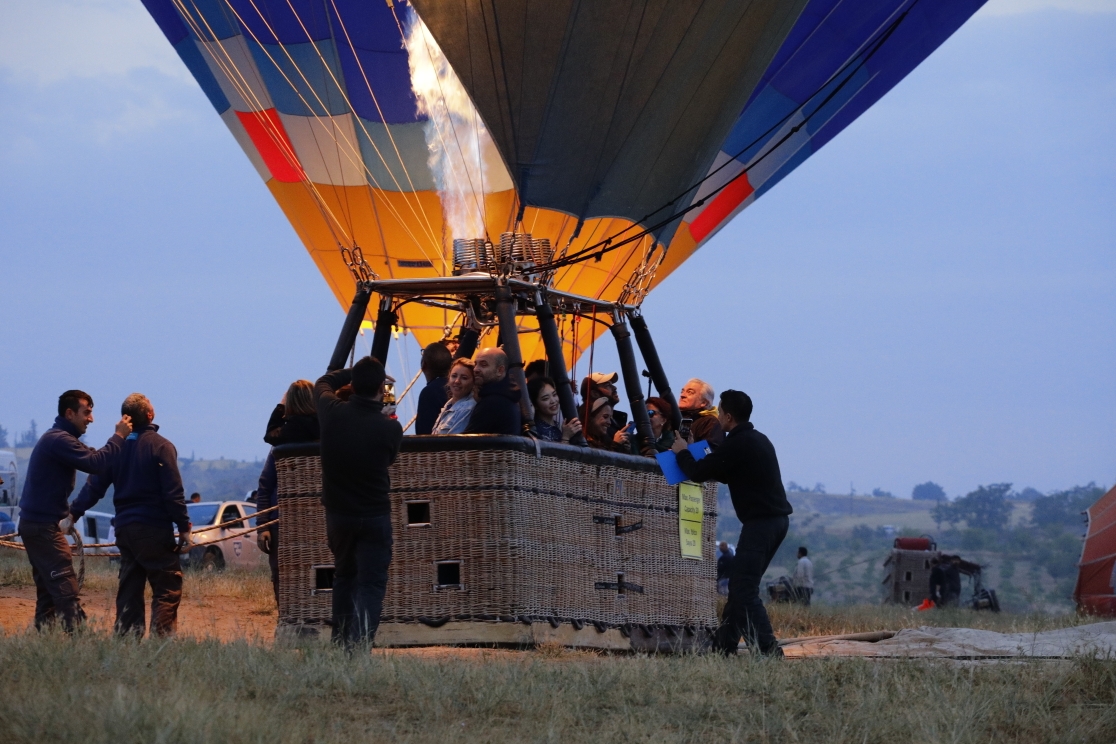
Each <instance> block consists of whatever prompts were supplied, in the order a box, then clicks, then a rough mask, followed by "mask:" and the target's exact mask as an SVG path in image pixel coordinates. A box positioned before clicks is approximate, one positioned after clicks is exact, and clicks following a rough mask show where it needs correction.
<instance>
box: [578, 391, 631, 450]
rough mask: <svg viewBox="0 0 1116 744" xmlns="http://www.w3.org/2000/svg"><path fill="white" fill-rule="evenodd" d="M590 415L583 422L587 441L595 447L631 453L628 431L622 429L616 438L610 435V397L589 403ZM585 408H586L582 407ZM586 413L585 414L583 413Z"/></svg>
mask: <svg viewBox="0 0 1116 744" xmlns="http://www.w3.org/2000/svg"><path fill="white" fill-rule="evenodd" d="M588 409H589V416H588V418H587V419H586V420H585V421H584V422H582V428H583V431H584V432H585V441H587V442H588V443H589V446H590V447H592V448H594V449H603V450H608V451H610V452H624V453H626V454H629V455H630V454H631V453H632V451H631V443H630V441H629V437H628V432H627V431H626V430H624V429H621V430H620V431H619V432H617V434H618V437H617V438H616V439H614V438H613V437H611V436H609V433H608V432H609V427H610V426H611V424H612V405H611V403H610V402H609V399H608V398H597V399H596V400H593V401H590V403H589V405H588ZM582 410H584V408H583V409H582ZM583 415H584V414H583Z"/></svg>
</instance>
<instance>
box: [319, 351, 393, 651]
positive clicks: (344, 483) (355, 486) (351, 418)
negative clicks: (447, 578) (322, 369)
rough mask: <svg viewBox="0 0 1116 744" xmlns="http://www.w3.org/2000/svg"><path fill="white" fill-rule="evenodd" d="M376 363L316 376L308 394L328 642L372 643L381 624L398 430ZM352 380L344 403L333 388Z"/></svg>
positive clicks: (366, 362) (369, 361)
mask: <svg viewBox="0 0 1116 744" xmlns="http://www.w3.org/2000/svg"><path fill="white" fill-rule="evenodd" d="M386 377H387V374H386V373H385V372H384V367H383V365H382V364H380V362H379V361H377V360H376V359H373V358H372V357H364V358H363V359H361V360H359V361H358V362H357V363H356V364H354V365H353V367H352V369H339V370H336V371H334V372H330V373H328V374H325V375H323V376H322V377H319V378H318V381H317V383H315V385H314V398H315V402H316V404H317V408H318V420H319V421H320V422H321V426H322V443H321V460H322V505H323V506H324V507H325V512H326V540H327V541H328V543H329V549H330V551H331V552H332V553H333V565H334V571H333V634H332V635H333V641H334V643H340V644H343V645H344V646H345V647H346V648H348V647H351V646H352V645H353V644H355V643H368V644H371V643H372V641H373V640H374V639H375V637H376V629H377V628H379V626H380V614H381V613H382V612H383V608H384V594H385V592H386V591H387V578H388V566H390V565H391V545H392V535H391V500H390V499H389V498H388V492H389V491H390V490H391V476H390V474H389V473H388V468H390V467H391V464H392V463H393V462H395V458H396V457H398V455H399V447H400V445H401V444H402V443H403V427H402V426H400V424H399V422H398V421H396V420H395V419H391V418H388V417H387V416H385V415H384V413H383V408H384V403H383V400H384V380H385V378H386ZM346 384H352V386H353V394H352V396H351V397H350V398H349V399H348V400H347V401H343V400H341V399H340V398H338V397H337V393H336V391H337V389H338V388H340V387H342V386H343V385H346Z"/></svg>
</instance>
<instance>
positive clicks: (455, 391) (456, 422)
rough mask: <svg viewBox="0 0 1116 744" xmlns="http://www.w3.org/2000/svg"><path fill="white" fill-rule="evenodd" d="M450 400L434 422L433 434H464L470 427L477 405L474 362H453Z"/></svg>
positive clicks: (449, 386) (450, 373)
mask: <svg viewBox="0 0 1116 744" xmlns="http://www.w3.org/2000/svg"><path fill="white" fill-rule="evenodd" d="M446 387H447V390H448V395H449V400H447V401H446V404H445V405H444V406H442V410H441V412H440V413H439V414H438V418H437V420H436V421H435V422H434V429H433V431H432V432H431V433H432V434H464V433H465V427H466V426H468V425H469V417H470V416H472V415H473V409H474V408H475V407H476V405H477V399H476V398H475V397H474V396H473V391H474V381H473V360H472V359H465V358H459V359H454V360H453V366H452V367H450V371H449V384H448V385H446Z"/></svg>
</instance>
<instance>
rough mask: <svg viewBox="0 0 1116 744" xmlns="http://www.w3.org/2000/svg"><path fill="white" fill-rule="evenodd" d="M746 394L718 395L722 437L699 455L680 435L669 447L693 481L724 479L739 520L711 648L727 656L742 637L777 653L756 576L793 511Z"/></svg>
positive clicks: (772, 554) (771, 448) (784, 533)
mask: <svg viewBox="0 0 1116 744" xmlns="http://www.w3.org/2000/svg"><path fill="white" fill-rule="evenodd" d="M751 416H752V399H751V398H749V397H748V396H747V395H746V394H744V393H742V392H740V391H739V390H726V391H725V392H723V393H722V394H721V404H720V406H719V412H718V414H717V418H718V420H719V422H720V424H721V429H722V430H723V431H724V432H725V439H724V442H723V443H722V444H721V446H720V447H718V448H717V449H715V450H713V452H711V453H710V454H708V455H706V456H705V457H704V458H702V459H701V460H695V459H694V456H693V454H692V453H691V452H690V451H689V450H688V449H686V442H685V441H683V440H682V438H681V437H679V438H678V439H676V440H675V441H674V446H673V447H672V449H673V450H674V452H675V453H676V455H677V457H678V467H679V468H681V469H682V472H683V473H685V474H686V477H687V478H689V479H690V480H693V481H698V482H701V481H707V480H716V481H720V482H721V483H727V484H728V487H729V493H730V495H731V496H732V506H733V508H734V509H735V510H736V516H737V518H738V519H739V520H740V524H741V527H740V542H739V544H738V545H737V547H736V558H735V559H733V564H732V572H731V574H730V575H729V595H728V603H727V604H726V605H725V611H724V615H723V616H722V618H721V626H720V627H719V628H718V629H717V636H716V638H715V640H714V642H713V647H714V649H715V650H717V651H720V652H721V653H723V654H727V655H732V654H735V653H736V648H737V646H738V644H739V643H740V637H741V636H743V637H744V640H745V641H746V642H747V644H748V645H749V646H750V647H751V648H752V649H753V650H755V651H758V652H759V653H761V654H764V655H767V656H782V655H783V653H782V650H781V649H780V648H779V643H778V641H776V640H775V633H774V632H773V631H772V630H771V620H770V619H769V618H768V617H767V610H766V609H764V606H763V601H762V600H761V599H760V581H761V580H762V579H763V574H764V572H765V571H766V570H767V567H768V566H769V565H770V564H771V559H772V558H774V557H775V551H777V550H778V549H779V546H780V545H781V544H782V542H783V538H785V537H786V536H787V529H788V527H789V526H790V519H789V517H790V514H791V512H792V511H793V510H792V509H791V505H790V503H789V502H788V501H787V492H786V490H785V489H784V488H783V477H782V474H781V473H780V472H779V459H778V457H776V455H775V447H774V446H772V444H771V440H769V439H768V438H767V437H765V436H764V435H763V434H761V433H759V432H758V431H756V428H755V427H754V426H752V424H751V423H750V422H749V421H748V419H750V418H751Z"/></svg>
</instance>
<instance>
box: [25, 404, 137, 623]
mask: <svg viewBox="0 0 1116 744" xmlns="http://www.w3.org/2000/svg"><path fill="white" fill-rule="evenodd" d="M91 423H93V398H92V397H90V396H89V394H88V393H84V392H82V391H81V390H67V391H66V392H64V393H62V395H61V396H59V398H58V418H56V419H55V420H54V426H53V427H52V428H50V429H49V430H47V432H46V433H44V434H43V436H42V437H41V438H40V439H39V441H38V442H37V443H36V444H35V449H34V450H32V452H31V461H30V462H29V463H28V466H27V480H26V481H25V482H24V484H23V496H22V498H21V499H20V501H19V508H20V520H19V536H20V537H21V538H22V539H23V547H24V548H26V550H27V559H28V560H29V561H30V562H31V577H32V578H33V579H34V580H35V594H36V598H35V627H36V628H42V627H43V626H44V625H46V624H48V623H51V622H53V621H54V620H56V619H58V618H59V617H60V618H61V620H62V625H63V627H64V628H65V629H66V630H67V631H72V630H73V629H74V626H75V625H77V624H78V623H80V622H81V621H82V620H84V619H85V613H84V612H83V611H82V609H81V602H80V601H79V599H78V583H77V576H76V575H75V574H74V562H73V556H72V555H71V553H70V544H69V543H68V542H66V533H67V532H69V530H70V527H71V526H72V525H73V518H72V517H71V516H70V504H69V499H70V494H71V493H72V492H73V490H74V482H75V479H76V477H77V471H78V470H80V471H82V472H83V473H101V472H104V471H106V470H107V469H108V467H109V465H111V464H112V459H113V457H114V456H115V455H116V454H117V453H118V452H119V451H120V447H121V445H123V444H124V437H126V436H128V435H129V434H130V433H131V431H132V425H131V424H130V423H129V420H128V417H127V416H124V417H123V418H121V419H120V421H119V422H118V423H117V424H116V433H115V434H113V435H112V437H110V438H109V440H108V443H107V444H105V446H104V447H102V448H101V449H99V450H94V449H93V448H92V447H87V446H86V445H84V444H83V443H82V442H81V441H80V439H79V437H81V436H82V435H84V434H85V430H86V429H87V428H89V425H90V424H91Z"/></svg>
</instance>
